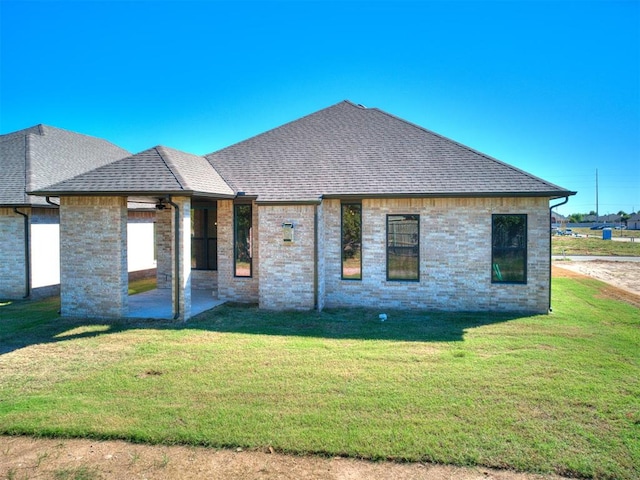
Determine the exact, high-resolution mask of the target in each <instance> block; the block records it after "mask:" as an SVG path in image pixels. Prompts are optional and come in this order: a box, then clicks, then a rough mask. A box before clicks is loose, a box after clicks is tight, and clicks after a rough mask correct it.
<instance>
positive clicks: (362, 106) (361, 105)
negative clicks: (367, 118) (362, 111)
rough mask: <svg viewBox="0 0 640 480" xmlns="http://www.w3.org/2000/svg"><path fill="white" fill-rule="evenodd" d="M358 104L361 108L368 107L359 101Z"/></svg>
mask: <svg viewBox="0 0 640 480" xmlns="http://www.w3.org/2000/svg"><path fill="white" fill-rule="evenodd" d="M358 106H359V107H360V108H367V107H365V106H364V105H363V104H361V103H359V104H358Z"/></svg>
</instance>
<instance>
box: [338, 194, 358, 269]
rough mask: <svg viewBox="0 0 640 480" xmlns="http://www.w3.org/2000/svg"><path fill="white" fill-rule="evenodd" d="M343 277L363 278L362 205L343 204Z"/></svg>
mask: <svg viewBox="0 0 640 480" xmlns="http://www.w3.org/2000/svg"><path fill="white" fill-rule="evenodd" d="M342 278H343V279H345V280H362V205H361V204H359V203H348V204H347V203H343V204H342Z"/></svg>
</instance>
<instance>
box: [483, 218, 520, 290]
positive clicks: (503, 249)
mask: <svg viewBox="0 0 640 480" xmlns="http://www.w3.org/2000/svg"><path fill="white" fill-rule="evenodd" d="M491 232H492V233H491V237H492V238H491V281H492V282H494V283H526V281H527V216H526V215H493V216H492V228H491Z"/></svg>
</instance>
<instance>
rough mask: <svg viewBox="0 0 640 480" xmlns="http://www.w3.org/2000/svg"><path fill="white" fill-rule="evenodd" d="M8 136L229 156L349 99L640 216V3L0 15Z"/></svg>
mask: <svg viewBox="0 0 640 480" xmlns="http://www.w3.org/2000/svg"><path fill="white" fill-rule="evenodd" d="M0 22H1V24H0V27H1V29H0V42H1V43H0V48H1V50H0V54H1V56H0V68H1V70H0V132H1V133H8V132H11V131H15V130H19V129H22V128H25V127H28V126H31V125H35V124H38V123H44V124H48V125H52V126H56V127H60V128H66V129H69V130H74V131H77V132H81V133H85V134H89V135H94V136H98V137H102V138H106V139H108V140H110V141H112V142H113V143H116V144H118V145H120V146H122V147H123V148H126V149H128V150H130V151H132V152H138V151H141V150H144V149H147V148H150V147H152V146H155V145H158V144H162V145H166V146H170V147H174V148H178V149H181V150H185V151H188V152H192V153H196V154H204V153H209V152H212V151H215V150H217V149H219V148H222V147H224V146H227V145H230V144H232V143H235V142H238V141H240V140H243V139H245V138H248V137H250V136H253V135H255V134H258V133H261V132H263V131H265V130H268V129H270V128H273V127H276V126H278V125H280V124H282V123H285V122H288V121H291V120H294V119H296V118H299V117H301V116H304V115H306V114H309V113H312V112H314V111H316V110H319V109H321V108H324V107H327V106H329V105H333V104H335V103H337V102H339V101H341V100H344V99H349V100H351V101H353V102H355V103H361V104H364V105H366V106H368V107H378V108H381V109H382V110H385V111H387V112H389V113H392V114H394V115H397V116H399V117H402V118H405V119H407V120H409V121H412V122H414V123H417V124H419V125H422V126H424V127H426V128H429V129H431V130H433V131H436V132H438V133H440V134H442V135H445V136H448V137H450V138H452V139H454V140H457V141H459V142H461V143H464V144H466V145H468V146H470V147H472V148H475V149H477V150H480V151H482V152H484V153H486V154H488V155H491V156H494V157H496V158H498V159H500V160H503V161H505V162H507V163H510V164H512V165H514V166H516V167H518V168H521V169H523V170H526V171H528V172H531V173H533V174H535V175H538V176H540V177H542V178H544V179H546V180H549V181H551V182H553V183H556V184H559V185H561V186H563V187H565V188H568V189H571V190H578V191H579V193H578V195H576V196H574V197H572V198H571V199H570V202H569V204H568V205H566V206H564V207H561V208H560V209H559V211H560V212H561V213H564V214H568V213H571V212H588V211H590V210H595V172H596V169H598V173H599V187H600V188H599V207H600V208H599V212H600V214H606V213H615V212H618V211H619V210H624V211H626V212H630V211H632V210H636V211H638V210H640V1H637V0H636V1H620V2H616V1H506V0H502V1H492V2H485V1H466V2H465V1H451V2H445V1H416V2H409V1H403V0H395V1H392V2H384V1H350V2H349V1H345V2H326V1H320V2H314V1H304V0H300V1H281V2H272V1H255V2H249V1H233V2H223V1H180V2H171V1H138V2H130V1H82V2H61V1H46V0H44V1H29V0H26V1H12V0H2V1H1V2H0Z"/></svg>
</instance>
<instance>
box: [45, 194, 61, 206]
mask: <svg viewBox="0 0 640 480" xmlns="http://www.w3.org/2000/svg"><path fill="white" fill-rule="evenodd" d="M50 198H51V197H50V196H48V195H47V196H46V197H45V200H46V201H47V203H48V204H49V205H53V206H54V207H59V206H60V205H59V204H57V203H53V202H52V201H51V200H50Z"/></svg>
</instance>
